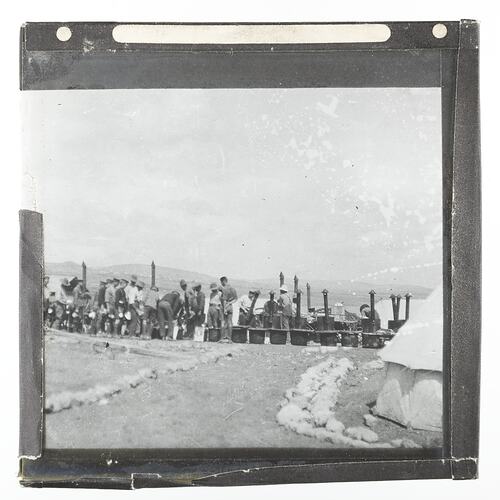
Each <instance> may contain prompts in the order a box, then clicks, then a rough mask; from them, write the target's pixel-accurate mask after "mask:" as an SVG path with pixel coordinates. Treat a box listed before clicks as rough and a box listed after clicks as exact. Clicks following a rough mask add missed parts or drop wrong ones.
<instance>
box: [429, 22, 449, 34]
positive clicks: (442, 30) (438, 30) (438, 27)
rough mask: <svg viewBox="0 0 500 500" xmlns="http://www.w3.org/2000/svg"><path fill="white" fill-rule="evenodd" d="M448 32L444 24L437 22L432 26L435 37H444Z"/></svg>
mask: <svg viewBox="0 0 500 500" xmlns="http://www.w3.org/2000/svg"><path fill="white" fill-rule="evenodd" d="M447 33H448V29H447V28H446V26H445V25H444V24H441V23H438V24H435V25H434V26H433V27H432V34H433V35H434V37H435V38H444V37H445V36H446V35H447Z"/></svg>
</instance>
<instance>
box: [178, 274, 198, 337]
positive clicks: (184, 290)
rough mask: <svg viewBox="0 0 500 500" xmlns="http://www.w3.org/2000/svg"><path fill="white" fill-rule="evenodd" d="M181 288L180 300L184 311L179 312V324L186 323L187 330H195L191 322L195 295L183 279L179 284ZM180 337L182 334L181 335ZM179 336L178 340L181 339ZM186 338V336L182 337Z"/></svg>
mask: <svg viewBox="0 0 500 500" xmlns="http://www.w3.org/2000/svg"><path fill="white" fill-rule="evenodd" d="M179 285H180V287H181V293H180V300H181V304H182V309H181V311H180V312H179V324H180V323H181V322H182V321H184V322H185V324H186V326H185V327H186V330H193V331H194V328H193V327H192V325H191V323H190V320H191V318H192V316H193V313H192V311H191V305H192V303H193V297H194V293H193V291H192V290H189V288H188V284H187V282H186V280H184V279H182V280H181V281H180V283H179ZM179 335H180V334H179ZM179 335H178V337H177V338H179ZM188 335H189V334H188V332H186V335H185V336H188ZM182 336H183V337H184V335H182Z"/></svg>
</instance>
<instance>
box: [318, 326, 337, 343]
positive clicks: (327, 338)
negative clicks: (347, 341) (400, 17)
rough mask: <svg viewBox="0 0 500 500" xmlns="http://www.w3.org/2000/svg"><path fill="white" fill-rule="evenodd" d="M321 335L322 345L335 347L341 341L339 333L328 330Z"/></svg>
mask: <svg viewBox="0 0 500 500" xmlns="http://www.w3.org/2000/svg"><path fill="white" fill-rule="evenodd" d="M318 333H319V342H320V344H321V345H328V346H334V345H337V343H338V341H339V336H338V334H337V332H334V331H332V330H326V331H322V332H318Z"/></svg>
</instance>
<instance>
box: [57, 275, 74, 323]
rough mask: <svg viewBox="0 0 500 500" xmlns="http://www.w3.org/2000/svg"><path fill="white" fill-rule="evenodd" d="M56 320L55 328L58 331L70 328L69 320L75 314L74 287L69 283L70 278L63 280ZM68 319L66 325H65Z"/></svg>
mask: <svg viewBox="0 0 500 500" xmlns="http://www.w3.org/2000/svg"><path fill="white" fill-rule="evenodd" d="M55 309H56V319H55V321H54V325H53V326H54V328H57V329H58V330H60V329H61V327H63V326H65V327H66V328H68V323H69V318H70V317H71V313H72V312H73V287H72V286H71V284H70V283H69V281H68V278H63V279H62V280H61V285H60V287H59V291H58V294H57V299H56V304H55ZM65 319H66V324H65V325H63V323H64V320H65Z"/></svg>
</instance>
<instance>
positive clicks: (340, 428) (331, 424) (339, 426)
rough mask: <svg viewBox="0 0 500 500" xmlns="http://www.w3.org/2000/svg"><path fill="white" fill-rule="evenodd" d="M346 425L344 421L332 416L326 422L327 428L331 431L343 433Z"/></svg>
mask: <svg viewBox="0 0 500 500" xmlns="http://www.w3.org/2000/svg"><path fill="white" fill-rule="evenodd" d="M344 429H345V426H344V424H343V423H342V422H340V421H339V420H337V419H336V418H335V417H330V418H329V419H328V421H327V422H326V430H327V431H330V432H337V433H340V434H342V432H344Z"/></svg>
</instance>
